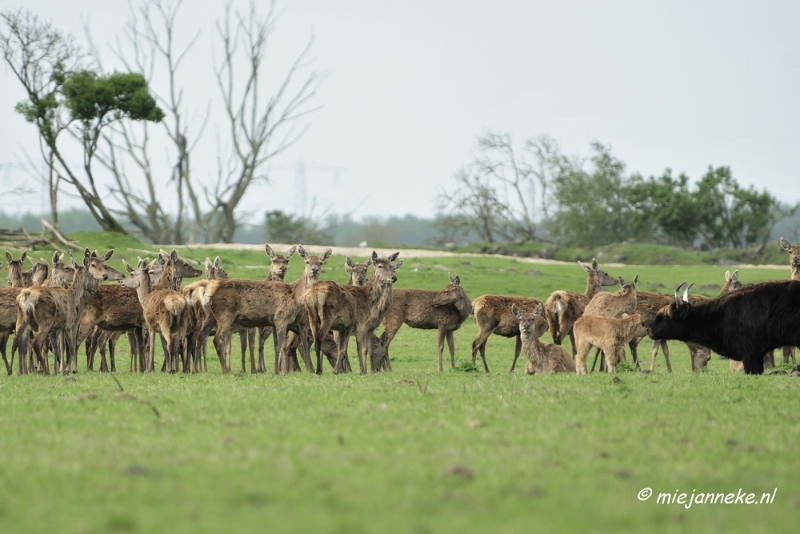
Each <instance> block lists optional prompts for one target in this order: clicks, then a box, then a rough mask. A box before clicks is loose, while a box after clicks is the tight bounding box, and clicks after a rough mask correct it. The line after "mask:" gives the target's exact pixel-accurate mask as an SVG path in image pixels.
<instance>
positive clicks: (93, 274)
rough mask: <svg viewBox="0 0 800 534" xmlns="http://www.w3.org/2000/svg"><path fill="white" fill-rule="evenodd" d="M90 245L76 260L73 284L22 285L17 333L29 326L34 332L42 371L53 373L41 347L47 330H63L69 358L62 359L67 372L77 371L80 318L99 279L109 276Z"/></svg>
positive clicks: (33, 343) (18, 304)
mask: <svg viewBox="0 0 800 534" xmlns="http://www.w3.org/2000/svg"><path fill="white" fill-rule="evenodd" d="M91 260H92V258H91V255H90V252H89V249H86V250H85V251H84V256H83V265H80V266H79V265H77V264H76V263H73V268H74V269H75V274H74V276H73V279H72V285H71V286H70V287H69V288H63V287H34V288H26V289H23V290H22V291H21V292H20V294H19V296H18V297H17V308H18V311H17V324H16V335H17V336H18V337H19V336H21V335H22V333H23V331H24V329H25V328H26V326H27V327H29V328H30V329H31V332H32V333H33V340H32V343H31V349H32V351H33V353H34V356H35V358H36V360H37V362H38V364H39V365H41V368H42V372H43V373H44V374H46V375H48V374H50V367H49V365H48V362H47V356H46V353H45V355H42V347H43V345H44V342H45V340H46V339H47V336H48V334H50V333H51V332H52V331H63V332H64V342H65V344H66V348H67V358H66V360H65V361H62V363H61V366H60V367H61V370H62V371H64V372H69V371H72V372H77V371H78V359H77V345H76V338H77V334H78V318H79V317H80V313H81V311H82V309H83V305H84V304H85V303H86V301H88V300H89V298H90V297H91V295H92V294H93V293H94V292H95V291H96V290H97V287H98V286H99V283H100V280H103V279H107V278H108V274H107V272H105V270H104V269H102V268H99V269H98V268H97V266H98V265H103V266H104V264H102V262H98V263H92V261H91Z"/></svg>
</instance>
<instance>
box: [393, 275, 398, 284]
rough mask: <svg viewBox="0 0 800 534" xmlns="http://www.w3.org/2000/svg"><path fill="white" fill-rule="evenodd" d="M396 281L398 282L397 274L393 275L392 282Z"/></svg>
mask: <svg viewBox="0 0 800 534" xmlns="http://www.w3.org/2000/svg"><path fill="white" fill-rule="evenodd" d="M395 282H397V276H396V275H392V283H393V284H394V283H395Z"/></svg>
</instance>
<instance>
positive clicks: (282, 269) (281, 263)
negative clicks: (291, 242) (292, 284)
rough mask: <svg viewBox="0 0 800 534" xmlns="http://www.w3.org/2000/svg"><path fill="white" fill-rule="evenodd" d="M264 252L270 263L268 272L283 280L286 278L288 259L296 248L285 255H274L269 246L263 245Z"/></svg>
mask: <svg viewBox="0 0 800 534" xmlns="http://www.w3.org/2000/svg"><path fill="white" fill-rule="evenodd" d="M301 248H302V247H301ZM264 250H265V251H266V252H267V256H269V259H270V261H271V262H272V263H271V264H270V268H269V272H270V273H272V274H274V275H276V276H278V277H279V278H280V279H281V280H283V279H284V277H285V276H286V271H287V270H289V258H291V257H292V256H294V253H295V252H296V251H297V247H296V246H295V247H292V248H290V249H289V250H288V251H287V252H286V254H275V252H274V251H273V250H272V247H270V246H269V244H266V245H264ZM323 261H324V260H323Z"/></svg>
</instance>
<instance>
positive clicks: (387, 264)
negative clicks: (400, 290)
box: [370, 250, 403, 284]
mask: <svg viewBox="0 0 800 534" xmlns="http://www.w3.org/2000/svg"><path fill="white" fill-rule="evenodd" d="M399 255H400V252H395V253H394V254H390V255H389V257H388V258H379V257H378V253H377V252H375V251H374V250H373V251H372V258H371V260H372V265H373V267H372V275H371V276H370V281H371V282H372V281H378V283H380V284H393V283H395V282H397V276H396V275H395V274H394V272H395V271H396V270H397V269H399V268H400V267H401V266H402V265H403V260H400V261H398V262H397V263H396V264H394V265H392V262H393V261H394V260H396V259H397V256H399Z"/></svg>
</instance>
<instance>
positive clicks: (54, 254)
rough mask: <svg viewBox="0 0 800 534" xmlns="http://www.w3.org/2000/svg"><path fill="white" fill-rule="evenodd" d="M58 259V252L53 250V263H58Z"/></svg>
mask: <svg viewBox="0 0 800 534" xmlns="http://www.w3.org/2000/svg"><path fill="white" fill-rule="evenodd" d="M58 260H59V257H58V252H53V265H55V264H56V263H58Z"/></svg>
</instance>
